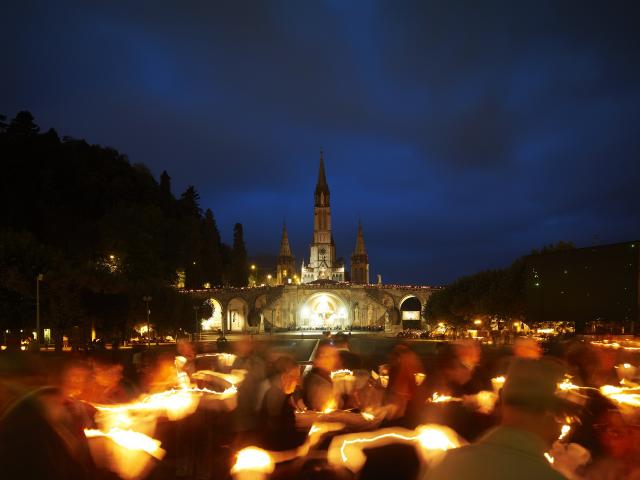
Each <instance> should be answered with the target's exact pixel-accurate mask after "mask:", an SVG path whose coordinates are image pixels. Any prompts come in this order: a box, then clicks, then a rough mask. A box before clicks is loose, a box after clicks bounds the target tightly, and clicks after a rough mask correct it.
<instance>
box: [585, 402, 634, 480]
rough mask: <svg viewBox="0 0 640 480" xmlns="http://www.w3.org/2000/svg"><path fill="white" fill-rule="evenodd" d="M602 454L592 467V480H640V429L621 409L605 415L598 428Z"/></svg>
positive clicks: (590, 466) (588, 472) (589, 469)
mask: <svg viewBox="0 0 640 480" xmlns="http://www.w3.org/2000/svg"><path fill="white" fill-rule="evenodd" d="M593 426H594V429H595V431H596V435H597V438H598V440H599V443H600V445H601V446H602V450H601V451H600V452H598V454H596V455H595V458H594V461H593V462H592V464H591V465H589V467H588V469H587V471H586V473H585V479H588V480H592V479H593V480H600V479H602V480H618V479H620V480H632V479H633V480H639V479H640V444H639V443H638V442H639V441H640V428H639V427H638V425H629V424H628V423H627V422H626V421H625V419H624V418H623V417H622V415H621V414H620V412H619V411H618V410H617V409H610V410H607V411H606V412H604V413H603V414H602V415H601V416H600V418H599V419H598V420H597V423H595V424H594V425H593Z"/></svg>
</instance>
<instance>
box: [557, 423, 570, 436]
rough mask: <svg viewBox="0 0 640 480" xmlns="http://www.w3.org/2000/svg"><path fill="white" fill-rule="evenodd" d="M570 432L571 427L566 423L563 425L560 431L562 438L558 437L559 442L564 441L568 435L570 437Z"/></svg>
mask: <svg viewBox="0 0 640 480" xmlns="http://www.w3.org/2000/svg"><path fill="white" fill-rule="evenodd" d="M570 431H571V425H568V424H566V423H565V424H564V425H562V429H561V430H560V436H559V437H558V440H562V439H563V438H565V437H566V436H567V435H569V432H570Z"/></svg>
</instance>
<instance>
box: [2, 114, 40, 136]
mask: <svg viewBox="0 0 640 480" xmlns="http://www.w3.org/2000/svg"><path fill="white" fill-rule="evenodd" d="M39 131H40V127H38V126H37V125H36V124H35V122H34V118H33V115H31V112H28V111H26V110H23V111H22V112H18V114H17V115H16V117H15V118H14V119H13V120H11V124H9V127H8V128H7V133H9V134H11V135H36V134H37V133H38V132H39Z"/></svg>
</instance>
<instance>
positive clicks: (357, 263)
mask: <svg viewBox="0 0 640 480" xmlns="http://www.w3.org/2000/svg"><path fill="white" fill-rule="evenodd" d="M351 282H352V283H363V284H367V283H369V255H367V249H366V248H365V246H364V237H363V236H362V223H358V237H357V238H356V248H355V250H354V251H353V255H351Z"/></svg>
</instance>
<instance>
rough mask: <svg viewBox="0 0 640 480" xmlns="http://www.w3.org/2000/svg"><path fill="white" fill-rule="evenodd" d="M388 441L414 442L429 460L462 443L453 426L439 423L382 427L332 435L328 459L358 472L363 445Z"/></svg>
mask: <svg viewBox="0 0 640 480" xmlns="http://www.w3.org/2000/svg"><path fill="white" fill-rule="evenodd" d="M390 443H409V444H414V445H415V446H416V447H417V448H418V452H419V453H420V454H421V456H422V457H423V459H424V460H425V461H427V462H430V461H432V460H434V459H436V458H437V456H438V455H439V454H441V453H442V452H444V451H446V450H448V449H451V448H457V447H459V446H461V445H462V444H463V441H462V440H461V439H460V437H458V435H457V434H456V433H455V432H454V431H453V430H452V429H450V428H448V427H444V426H441V425H421V426H419V427H417V428H416V429H415V430H407V429H404V428H400V427H394V428H384V429H381V430H377V431H373V432H366V433H353V434H348V435H341V436H339V437H336V438H334V439H333V440H332V441H331V444H330V445H329V451H328V452H327V458H328V460H329V463H331V464H332V465H335V466H340V467H346V468H348V469H349V470H351V471H352V472H354V473H357V472H358V471H360V470H361V469H362V467H363V465H364V463H365V461H366V456H365V454H364V452H363V450H364V449H365V448H370V447H381V446H384V445H388V444H390Z"/></svg>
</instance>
